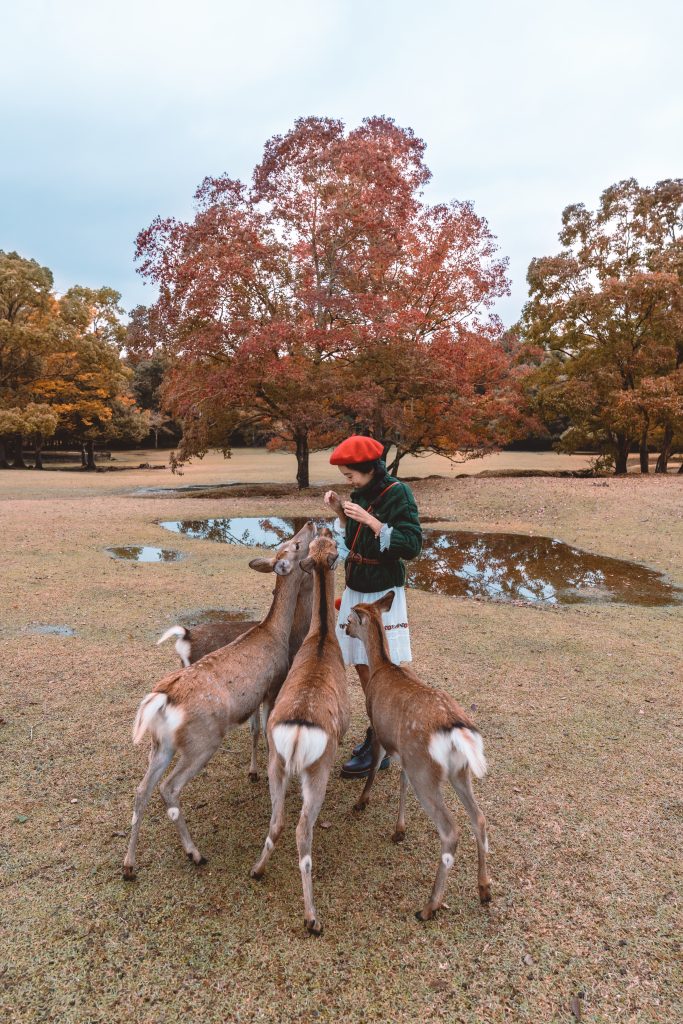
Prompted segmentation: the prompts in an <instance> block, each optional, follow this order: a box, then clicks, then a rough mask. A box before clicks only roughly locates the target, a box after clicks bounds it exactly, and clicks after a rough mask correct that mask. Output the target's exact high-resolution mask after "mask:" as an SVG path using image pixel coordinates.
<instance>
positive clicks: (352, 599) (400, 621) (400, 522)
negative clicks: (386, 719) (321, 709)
mask: <svg viewBox="0 0 683 1024" xmlns="http://www.w3.org/2000/svg"><path fill="white" fill-rule="evenodd" d="M382 452H383V447H382V445H381V444H380V443H379V442H378V441H375V440H374V438H372V437H361V436H354V437H348V438H347V439H346V440H345V441H342V443H341V444H340V445H339V446H338V447H337V448H335V450H334V451H333V452H332V455H331V456H330V462H331V463H332V465H333V466H339V469H340V470H341V474H342V476H343V477H344V479H345V480H346V482H347V483H349V484H351V486H352V487H353V488H354V490H353V491H352V492H351V500H350V501H344V502H342V500H341V499H340V497H339V495H338V494H337V493H336V491H327V492H326V494H325V504H326V505H328V506H329V508H331V509H332V510H333V511H334V512H335V513H336V514H337V518H338V520H339V529H340V530H343V531H344V540H345V542H346V547H347V549H348V554H347V556H346V563H345V567H346V589H345V590H344V593H343V595H342V599H341V607H340V609H339V618H338V621H337V639H338V640H339V646H340V647H341V649H342V654H343V656H344V661H345V663H346V664H347V665H355V667H356V671H357V673H358V675H359V677H360V680H361V683H367V681H368V676H369V669H368V657H367V653H366V651H365V647H364V645H363V643H362V642H361V641H360V640H356V639H354V638H353V637H350V636H347V635H346V632H344V630H342V629H341V626H342V625H344V624H345V623H346V621H347V619H348V616H349V611H350V610H351V608H353V606H354V605H356V604H360V603H361V602H371V601H376V600H378V598H380V597H382V596H383V595H384V594H386V593H387V591H389V590H393V591H394V592H395V595H396V596H395V597H394V602H393V604H392V606H391V610H390V611H389V612H387V613H386V614H385V615H384V616H383V619H384V628H385V630H386V634H387V640H388V641H389V655H390V657H391V660H392V661H393V662H394V663H395V664H397V665H398V664H399V663H400V662H402V661H412V655H411V652H410V633H409V631H408V613H407V610H406V592H405V580H406V569H405V565H404V562H403V559H405V558H408V559H410V558H415V556H416V555H419V553H420V551H421V549H422V529H421V527H420V521H419V519H418V512H417V505H416V504H415V499H414V497H413V493H412V491H411V490H410V487H408V485H407V484H404V483H402V482H401V481H400V480H396V479H395V477H393V476H389V474H388V473H387V468H386V466H385V464H384V462H382V459H381V455H382ZM371 746H372V730H371V729H368V732H367V735H366V737H365V741H364V742H363V743H362V744H360V746H358V747H356V748H354V751H353V756H352V757H351V758H350V759H349V760H348V761H347V762H346V764H345V765H344V766H343V767H342V772H341V774H342V777H343V778H347V779H348V778H363V777H364V776H366V775H368V773H369V771H370V767H371V762H372V753H371ZM388 764H389V761H388V759H387V758H385V759H384V761H383V762H382V765H381V767H383V768H386V767H387V766H388Z"/></svg>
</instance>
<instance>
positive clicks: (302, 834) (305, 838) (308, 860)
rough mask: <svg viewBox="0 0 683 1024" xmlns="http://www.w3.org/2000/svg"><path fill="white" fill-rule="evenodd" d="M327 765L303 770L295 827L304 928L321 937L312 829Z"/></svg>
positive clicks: (324, 788)
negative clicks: (314, 873)
mask: <svg viewBox="0 0 683 1024" xmlns="http://www.w3.org/2000/svg"><path fill="white" fill-rule="evenodd" d="M330 767H331V765H330V764H326V763H322V764H321V763H319V764H318V765H316V766H315V768H314V770H313V771H310V770H305V771H303V772H302V774H301V793H302V796H303V806H302V808H301V815H300V817H299V823H298V825H297V826H296V845H297V850H298V851H299V869H300V871H301V882H302V885H303V890H304V924H305V925H306V929H307V930H308V931H309V932H310V933H311V935H322V931H323V926H322V924H321V923H320V921H319V920H318V918H317V916H316V912H315V904H314V903H313V877H312V875H313V858H312V856H311V851H312V849H313V827H314V825H315V823H316V821H317V818H318V815H319V814H320V808H321V807H322V804H323V800H324V799H325V791H326V790H327V780H328V778H329V775H330Z"/></svg>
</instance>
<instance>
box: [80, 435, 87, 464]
mask: <svg viewBox="0 0 683 1024" xmlns="http://www.w3.org/2000/svg"><path fill="white" fill-rule="evenodd" d="M87 468H88V462H87V459H86V457H85V441H81V469H87Z"/></svg>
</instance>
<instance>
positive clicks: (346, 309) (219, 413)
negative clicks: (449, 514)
mask: <svg viewBox="0 0 683 1024" xmlns="http://www.w3.org/2000/svg"><path fill="white" fill-rule="evenodd" d="M423 157H424V143H423V142H422V141H421V140H419V139H417V138H416V137H415V136H414V134H413V133H412V132H411V131H410V130H408V129H403V128H399V127H398V126H397V125H395V124H394V122H393V121H391V120H390V119H388V118H381V117H375V118H368V119H366V120H365V121H364V122H363V123H362V124H361V125H360V126H359V127H358V128H356V129H354V130H352V131H349V132H348V133H346V132H345V129H344V125H343V124H342V123H341V122H340V121H336V120H331V119H327V118H313V117H311V118H305V119H302V120H299V121H297V122H296V124H295V126H294V128H293V129H292V130H291V131H290V132H288V133H287V134H286V135H284V136H275V137H274V138H272V139H271V140H270V141H269V142H268V143H267V144H266V147H265V151H264V156H263V160H262V161H261V163H260V164H259V165H258V166H257V167H256V169H255V171H254V176H253V183H252V186H251V188H250V189H247V188H246V187H245V186H244V185H242V184H241V183H240V182H236V181H233V180H231V179H229V178H227V177H223V178H218V179H215V178H209V179H206V180H205V181H204V182H203V184H202V185H201V186H200V188H199V190H198V191H197V193H196V200H197V212H196V216H195V218H194V220H193V221H192V222H191V223H179V222H177V221H175V220H173V219H165V220H162V219H160V218H159V219H157V220H155V221H154V222H153V224H152V225H151V226H150V227H149V228H148V229H147V230H145V231H143V232H141V234H140V235H139V237H138V250H137V252H138V258H139V260H140V271H141V273H142V274H143V275H145V276H147V277H148V278H150V279H151V280H153V281H154V282H156V283H157V284H158V286H159V290H160V294H159V300H158V302H157V303H156V305H155V307H154V311H153V314H152V315H151V316H150V317H149V318H148V324H153V325H154V329H153V333H154V335H155V336H156V338H159V339H161V340H162V344H163V345H164V347H165V348H166V349H167V350H168V351H170V352H172V354H173V358H174V365H173V368H172V370H171V372H170V374H169V377H168V381H167V384H166V391H165V394H166V402H167V403H168V406H169V408H170V410H171V411H172V412H173V414H174V415H175V416H177V417H179V418H181V419H182V420H183V424H184V428H185V434H184V438H183V444H182V449H181V453H180V454H181V457H188V456H191V455H193V454H202V453H203V452H204V451H205V450H206V449H207V448H208V447H209V445H218V446H220V447H223V448H225V447H226V446H227V443H228V438H229V436H230V432H231V431H232V430H234V429H235V428H236V427H238V426H241V427H245V426H248V427H252V428H253V427H260V428H263V429H266V430H267V431H268V432H269V433H270V435H271V436H272V438H273V441H272V443H273V444H276V445H285V446H287V447H289V448H291V449H293V450H294V451H296V454H297V466H298V472H297V480H298V483H299V486H301V487H304V486H307V485H308V452H309V449H310V448H311V447H312V446H322V445H324V444H326V443H329V442H330V441H334V440H337V439H339V437H340V435H342V434H343V433H345V432H348V431H349V430H350V429H352V428H353V427H354V426H355V427H364V428H365V429H369V430H370V431H371V432H373V433H374V434H375V435H376V436H377V437H378V438H380V439H381V440H382V441H383V442H384V443H385V445H386V446H387V447H388V446H389V445H390V444H394V443H396V444H398V445H399V458H400V457H401V455H402V454H405V452H408V451H411V452H416V453H419V452H420V451H426V450H438V451H447V452H450V453H453V452H454V451H455V450H456V449H457V448H458V447H459V446H461V445H464V446H465V447H467V448H469V449H470V450H475V449H477V450H481V449H482V448H484V447H487V446H488V445H489V444H492V443H493V442H494V441H495V440H496V439H500V437H502V436H507V435H508V434H509V431H510V422H511V419H512V417H510V416H508V420H507V421H506V419H505V417H506V413H505V407H506V405H507V408H508V412H509V411H510V408H511V407H510V403H509V402H507V403H506V401H504V400H503V397H502V396H503V394H505V395H508V394H509V393H510V390H511V388H512V383H513V378H512V377H511V375H510V373H509V363H510V360H509V356H508V354H507V353H506V352H505V350H504V348H503V346H502V345H501V342H500V335H501V332H500V325H498V324H497V323H496V322H495V321H494V320H492V319H490V318H489V317H487V316H486V315H485V316H484V317H483V318H482V319H481V320H478V319H477V312H478V311H484V313H485V311H486V310H487V308H488V306H489V305H490V304H491V302H492V301H493V300H494V298H495V297H496V296H497V295H500V294H502V293H503V292H504V291H505V289H506V282H505V276H504V266H503V264H502V263H501V262H500V261H498V262H497V261H496V260H495V258H494V243H493V239H492V236H491V235H490V233H489V231H488V228H487V226H486V223H485V222H484V221H483V220H481V219H480V218H478V217H476V215H475V214H474V212H473V210H472V208H471V206H469V205H468V204H452V205H451V206H437V207H428V206H426V205H425V204H424V202H423V199H422V188H423V186H424V185H425V184H426V182H427V181H428V180H429V177H430V173H429V171H428V169H427V167H426V166H425V164H424V160H423ZM145 319H146V318H145V317H143V316H139V317H138V318H137V325H138V327H139V326H140V324H142V325H143V326H144V323H145ZM143 334H144V331H143ZM136 344H137V346H138V349H139V350H140V351H142V350H144V349H145V345H144V343H141V341H140V338H139V336H138V337H137V339H136ZM425 410H427V414H426V413H425ZM504 421H505V422H504ZM477 422H478V423H479V428H481V429H478V428H477V427H476V423H477ZM418 424H419V426H420V429H417V427H418ZM430 425H431V427H432V428H433V429H432V430H431V432H430V429H429V427H430ZM496 425H497V427H496ZM497 428H498V429H497Z"/></svg>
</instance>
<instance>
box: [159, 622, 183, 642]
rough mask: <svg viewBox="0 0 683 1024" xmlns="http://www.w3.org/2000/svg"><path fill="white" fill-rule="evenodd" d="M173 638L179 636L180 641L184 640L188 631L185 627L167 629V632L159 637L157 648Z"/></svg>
mask: <svg viewBox="0 0 683 1024" xmlns="http://www.w3.org/2000/svg"><path fill="white" fill-rule="evenodd" d="M172 636H177V637H178V638H179V639H180V640H184V639H185V637H186V636H187V630H186V629H185V627H184V626H171V628H170V629H167V630H166V632H165V633H163V634H162V635H161V636H160V637H159V639H158V640H157V646H158V645H159V644H164V643H166V641H167V640H170V639H171V637H172Z"/></svg>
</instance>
